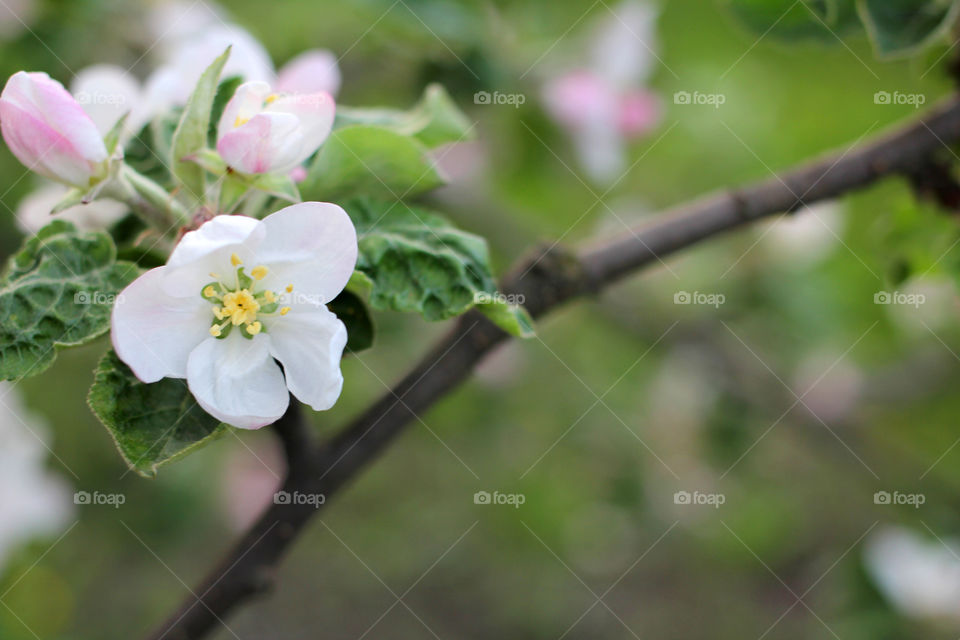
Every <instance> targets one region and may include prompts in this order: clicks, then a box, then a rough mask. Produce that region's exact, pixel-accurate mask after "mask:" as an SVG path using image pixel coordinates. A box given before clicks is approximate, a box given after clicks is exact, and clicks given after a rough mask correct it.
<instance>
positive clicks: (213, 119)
mask: <svg viewBox="0 0 960 640" xmlns="http://www.w3.org/2000/svg"><path fill="white" fill-rule="evenodd" d="M241 84H243V77H242V76H230V77H229V78H225V79H224V80H223V81H222V82H221V83H220V85H219V86H218V87H217V95H216V97H214V99H213V106H211V108H210V127H209V128H208V129H207V144H208V145H210V146H211V147H216V146H217V128H218V127H219V126H220V116H222V115H223V110H224V109H226V107H227V103H228V102H230V98H232V97H233V94H235V93H236V92H237V87H239V86H240V85H241Z"/></svg>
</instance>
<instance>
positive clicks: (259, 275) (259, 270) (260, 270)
mask: <svg viewBox="0 0 960 640" xmlns="http://www.w3.org/2000/svg"><path fill="white" fill-rule="evenodd" d="M250 275H252V276H253V277H254V279H256V280H263V279H264V278H266V277H267V268H266V267H265V266H263V265H260V266H259V267H254V268H253V269H252V270H251V271H250Z"/></svg>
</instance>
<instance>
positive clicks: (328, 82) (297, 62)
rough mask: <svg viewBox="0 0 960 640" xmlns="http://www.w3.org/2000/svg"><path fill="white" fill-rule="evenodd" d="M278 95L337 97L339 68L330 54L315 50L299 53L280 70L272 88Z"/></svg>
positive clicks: (334, 57) (333, 56)
mask: <svg viewBox="0 0 960 640" xmlns="http://www.w3.org/2000/svg"><path fill="white" fill-rule="evenodd" d="M274 88H275V89H276V90H277V91H279V92H280V93H319V92H325V93H329V94H331V95H337V91H339V90H340V67H339V66H338V65H337V58H336V56H335V55H333V53H332V52H330V51H326V50H322V49H315V50H313V51H306V52H304V53H301V54H300V55H298V56H297V57H296V58H294V59H293V60H291V61H290V62H288V63H287V64H285V65H284V66H283V68H282V69H280V73H279V74H278V76H277V82H276V83H275V87H274Z"/></svg>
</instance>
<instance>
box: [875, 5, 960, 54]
mask: <svg viewBox="0 0 960 640" xmlns="http://www.w3.org/2000/svg"><path fill="white" fill-rule="evenodd" d="M857 10H858V11H859V12H860V17H861V18H862V19H863V23H864V24H865V25H866V26H867V33H869V34H870V40H872V41H873V46H874V49H875V50H876V52H877V55H880V56H885V57H892V56H907V55H911V54H913V53H916V52H918V51H919V50H920V49H923V48H924V47H925V46H927V45H929V44H931V43H932V42H933V41H934V40H936V39H937V38H939V37H940V36H942V35H943V34H944V32H946V30H947V29H949V27H950V26H951V25H953V24H954V23H955V22H956V20H957V15H958V11H960V2H958V1H957V0H857Z"/></svg>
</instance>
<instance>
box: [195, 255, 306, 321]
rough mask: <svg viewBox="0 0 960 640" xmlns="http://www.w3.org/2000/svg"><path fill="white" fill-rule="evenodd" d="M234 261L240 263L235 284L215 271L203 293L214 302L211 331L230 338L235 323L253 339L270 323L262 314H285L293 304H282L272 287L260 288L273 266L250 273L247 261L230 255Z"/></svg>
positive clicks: (237, 266) (237, 264)
mask: <svg viewBox="0 0 960 640" xmlns="http://www.w3.org/2000/svg"><path fill="white" fill-rule="evenodd" d="M230 264H231V265H232V266H233V267H236V279H235V281H234V282H233V283H232V284H226V283H224V282H223V281H222V280H221V279H220V276H218V275H217V274H215V273H211V274H210V277H211V278H215V279H216V280H215V281H214V282H211V283H209V284H207V285H205V286H204V287H203V290H202V291H201V293H200V295H201V296H202V297H203V299H204V300H206V301H208V302H210V303H211V304H212V305H213V308H212V311H213V321H212V322H211V324H210V335H211V336H213V337H214V338H221V339H222V338H226V337H227V336H228V335H230V332H231V331H232V330H233V328H234V327H239V331H240V335H242V336H243V337H244V338H247V339H251V338H253V337H254V336H255V335H257V334H258V333H260V332H261V331H266V327H264V326H263V324H262V323H261V322H260V320H259V319H258V318H260V317H265V316H267V317H269V316H276V315H281V316H284V315H286V314H287V312H289V311H290V307H280V303H279V302H278V301H277V299H278V298H279V295H278V294H277V293H276V292H275V291H271V290H270V289H263V290H259V291H258V287H257V285H258V283H259V282H260V281H261V280H263V279H264V278H265V277H267V273H268V272H269V270H268V269H267V268H266V267H265V266H263V265H260V266H257V267H254V268H253V269H251V270H250V275H247V274H246V273H245V272H244V267H243V263H242V262H241V260H240V258H239V257H238V256H237V254H233V255H232V256H230ZM286 291H287V293H289V292H291V291H293V285H292V284H291V285H288V286H287V287H286Z"/></svg>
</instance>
